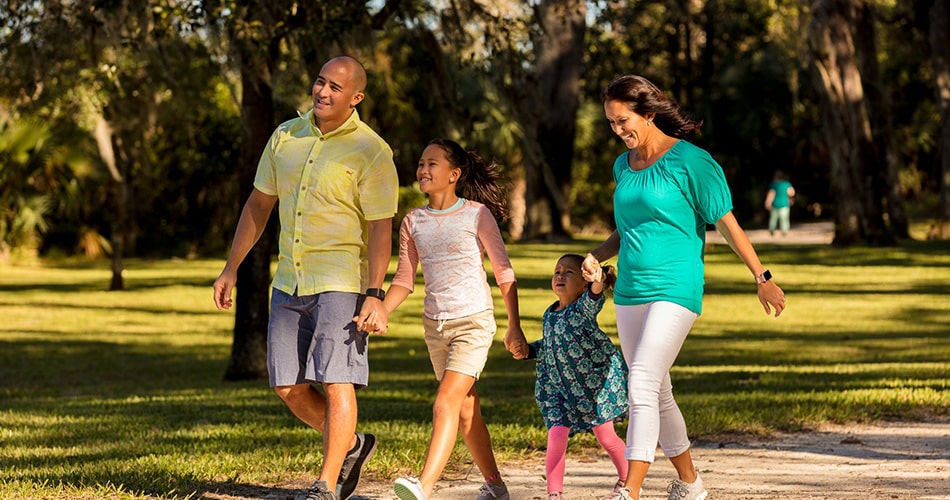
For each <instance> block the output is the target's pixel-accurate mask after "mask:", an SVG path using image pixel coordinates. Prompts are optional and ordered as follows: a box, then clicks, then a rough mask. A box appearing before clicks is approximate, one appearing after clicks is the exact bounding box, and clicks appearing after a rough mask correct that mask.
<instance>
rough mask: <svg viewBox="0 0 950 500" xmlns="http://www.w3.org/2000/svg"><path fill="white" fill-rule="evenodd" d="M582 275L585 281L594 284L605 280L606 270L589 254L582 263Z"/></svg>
mask: <svg viewBox="0 0 950 500" xmlns="http://www.w3.org/2000/svg"><path fill="white" fill-rule="evenodd" d="M581 275H582V276H584V279H585V280H587V281H589V282H592V283H593V282H601V281H603V280H604V268H603V267H601V265H600V261H599V260H597V257H594V256H593V255H592V254H587V257H584V262H582V263H581Z"/></svg>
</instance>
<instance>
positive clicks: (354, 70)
mask: <svg viewBox="0 0 950 500" xmlns="http://www.w3.org/2000/svg"><path fill="white" fill-rule="evenodd" d="M330 63H343V64H346V65H347V66H348V67H349V69H350V74H351V75H352V78H353V81H352V83H353V86H354V90H356V91H357V92H363V91H364V90H366V68H364V67H363V63H361V62H359V61H357V60H356V59H355V58H352V57H350V56H337V57H334V58H333V59H330V60H329V61H327V64H330Z"/></svg>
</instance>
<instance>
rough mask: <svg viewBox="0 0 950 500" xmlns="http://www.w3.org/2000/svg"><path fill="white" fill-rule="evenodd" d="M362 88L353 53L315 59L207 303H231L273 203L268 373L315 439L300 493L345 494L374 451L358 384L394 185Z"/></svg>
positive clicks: (364, 369)
mask: <svg viewBox="0 0 950 500" xmlns="http://www.w3.org/2000/svg"><path fill="white" fill-rule="evenodd" d="M365 88H366V71H365V70H364V68H363V66H362V64H360V63H359V62H358V61H357V60H356V59H354V58H352V57H348V56H340V57H335V58H333V59H330V60H329V61H328V62H327V63H326V64H324V65H323V68H322V69H321V70H320V74H319V76H317V78H316V81H315V82H314V83H313V87H312V89H311V93H312V96H313V107H312V109H311V110H309V111H307V113H305V114H303V115H301V116H299V117H298V118H294V119H291V120H288V121H286V122H284V123H282V124H280V125H279V126H278V127H277V129H276V130H275V131H274V133H273V134H272V135H271V138H270V140H269V141H268V142H267V146H266V148H265V149H264V152H263V154H262V155H261V159H260V162H259V164H258V167H257V176H256V178H255V180H254V189H253V191H252V192H251V195H250V196H249V197H248V199H247V202H246V203H245V204H244V209H243V211H242V212H241V217H240V219H239V220H238V224H237V229H236V231H235V234H234V241H233V243H232V245H231V251H230V255H229V256H228V260H227V263H226V264H225V265H224V270H222V271H221V275H220V276H219V277H218V279H217V280H215V282H214V303H215V305H216V306H217V307H218V309H229V308H230V307H231V304H232V302H231V292H232V290H233V289H234V287H235V285H236V284H237V269H238V266H239V265H240V264H241V261H243V260H244V258H245V257H246V256H247V254H248V252H249V251H250V250H251V248H252V247H253V246H254V244H255V243H256V242H257V240H258V239H259V238H260V236H261V233H262V232H263V231H264V227H265V225H266V224H267V220H268V217H269V216H270V214H271V211H272V210H273V209H274V207H275V206H277V207H278V213H279V216H280V237H279V238H280V241H279V258H278V261H277V271H276V273H275V274H274V280H273V293H272V298H271V303H270V317H269V320H268V329H267V368H268V373H269V378H270V385H271V387H273V389H274V391H275V392H276V393H277V395H278V396H279V397H280V399H281V400H282V401H283V402H284V404H286V405H287V407H288V408H289V409H290V411H291V412H292V413H293V414H294V415H295V416H296V417H297V418H298V419H300V420H301V421H302V422H303V423H305V424H307V425H309V426H310V427H312V428H314V429H316V430H317V431H320V432H321V433H322V434H323V442H322V448H323V465H322V467H321V469H320V476H319V479H318V480H317V481H315V482H314V484H313V486H311V488H310V489H309V491H308V494H307V499H308V500H337V499H345V498H349V497H350V496H351V495H352V494H353V492H354V491H355V490H356V487H357V485H358V483H359V480H360V475H361V473H362V469H363V466H364V465H365V464H366V462H367V461H368V460H369V458H370V457H371V456H372V455H373V452H374V451H375V450H376V437H375V436H373V435H372V434H363V433H356V424H357V403H356V389H357V388H362V387H365V386H366V384H367V383H368V378H369V365H368V363H367V347H368V345H367V344H368V336H369V332H372V331H376V330H377V329H378V328H379V327H381V326H384V325H385V324H386V321H387V319H388V317H387V315H386V309H385V308H384V307H383V302H382V299H383V291H382V288H381V287H382V285H383V280H384V279H385V277H386V270H387V268H388V267H389V256H390V252H391V251H392V235H391V231H392V219H393V216H394V215H395V213H396V202H397V197H398V193H399V191H398V189H399V186H398V180H397V177H396V167H395V165H394V163H393V154H392V150H391V149H390V147H389V145H388V144H387V143H386V142H385V141H384V140H383V139H382V138H381V137H379V135H377V134H376V133H375V132H374V131H373V130H372V129H370V128H369V126H367V125H366V124H365V123H363V122H362V121H360V117H359V114H358V113H357V111H356V105H357V104H359V103H360V102H361V101H362V100H363V98H364V94H363V92H364V89H365ZM313 384H316V385H318V386H319V387H320V390H318V389H317V388H316V387H314V385H313Z"/></svg>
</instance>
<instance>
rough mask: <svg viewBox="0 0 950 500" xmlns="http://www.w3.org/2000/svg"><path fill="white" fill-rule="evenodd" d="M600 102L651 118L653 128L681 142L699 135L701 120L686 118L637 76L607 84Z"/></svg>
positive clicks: (649, 84)
mask: <svg viewBox="0 0 950 500" xmlns="http://www.w3.org/2000/svg"><path fill="white" fill-rule="evenodd" d="M600 98H601V100H602V101H603V102H604V103H606V102H607V101H619V102H622V103H625V104H626V105H627V106H628V107H629V108H630V111H633V112H634V113H636V114H638V115H640V116H647V115H649V114H651V113H652V114H653V115H654V116H653V124H654V125H656V126H657V128H659V129H660V130H662V131H663V133H665V134H667V135H669V136H672V137H676V138H679V139H684V138H686V137H687V136H689V135H690V134H693V133H695V134H697V135H698V134H699V127H700V126H701V125H702V124H703V122H702V120H699V121H696V120H693V119H692V118H690V117H689V115H687V114H686V112H685V111H683V109H682V108H680V106H679V104H677V103H676V101H674V100H673V98H672V97H670V96H668V95H666V94H665V93H663V92H662V91H661V90H660V89H659V88H657V86H656V85H653V83H652V82H650V80H647V79H646V78H644V77H642V76H638V75H624V76H621V77H618V78H616V79H614V81H612V82H610V84H608V85H607V87H606V88H604V91H603V92H601V94H600Z"/></svg>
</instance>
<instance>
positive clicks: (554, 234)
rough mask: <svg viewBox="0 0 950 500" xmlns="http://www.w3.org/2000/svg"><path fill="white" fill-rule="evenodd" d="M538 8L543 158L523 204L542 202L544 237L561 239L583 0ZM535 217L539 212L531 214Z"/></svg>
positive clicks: (567, 223) (553, 1)
mask: <svg viewBox="0 0 950 500" xmlns="http://www.w3.org/2000/svg"><path fill="white" fill-rule="evenodd" d="M538 11H539V15H540V23H541V26H542V28H543V30H544V35H543V40H542V43H541V47H540V50H539V53H538V81H539V84H540V95H539V98H540V99H541V106H540V108H539V111H540V112H541V119H540V120H538V121H537V122H535V125H536V126H537V143H538V145H539V146H540V148H541V154H542V155H543V161H540V162H538V164H537V166H538V171H537V172H536V175H535V176H534V177H535V179H533V181H534V182H531V183H529V184H528V186H527V187H528V190H529V192H528V193H526V195H527V199H526V200H525V201H526V206H527V207H534V206H535V205H541V206H543V207H544V208H545V209H547V211H548V213H547V214H543V219H545V220H546V222H547V223H548V224H549V225H550V231H549V232H548V239H549V240H565V239H570V233H569V231H568V229H569V228H570V227H571V218H570V207H569V206H568V201H567V200H568V199H569V196H570V187H571V179H572V167H573V160H574V137H575V135H576V133H577V110H578V108H579V106H580V79H581V72H582V70H583V58H584V50H583V48H584V33H585V30H586V19H585V17H586V15H587V2H586V1H584V0H548V1H544V2H541V3H540V5H539V6H538ZM529 210H530V208H529ZM539 216H542V214H537V213H536V214H535V217H536V218H537V217H539ZM529 217H530V216H529ZM537 229H538V228H530V227H529V229H528V235H529V236H536V235H537V234H536V233H537V232H538V231H537ZM532 233H535V234H532Z"/></svg>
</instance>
